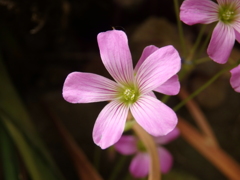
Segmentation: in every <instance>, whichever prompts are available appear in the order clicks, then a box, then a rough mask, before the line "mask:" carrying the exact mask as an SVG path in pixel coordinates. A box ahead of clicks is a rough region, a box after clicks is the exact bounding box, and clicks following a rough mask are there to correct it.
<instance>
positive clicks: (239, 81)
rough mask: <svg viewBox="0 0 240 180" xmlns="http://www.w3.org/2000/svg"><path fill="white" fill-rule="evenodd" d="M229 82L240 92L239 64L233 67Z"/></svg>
mask: <svg viewBox="0 0 240 180" xmlns="http://www.w3.org/2000/svg"><path fill="white" fill-rule="evenodd" d="M230 72H231V78H230V84H231V86H232V88H233V89H234V90H235V91H236V92H239V93H240V65H238V66H237V67H235V68H233V69H232V70H231V71H230Z"/></svg>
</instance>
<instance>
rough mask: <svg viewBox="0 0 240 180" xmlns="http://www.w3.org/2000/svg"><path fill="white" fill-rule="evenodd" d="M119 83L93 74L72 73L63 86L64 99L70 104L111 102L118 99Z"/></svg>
mask: <svg viewBox="0 0 240 180" xmlns="http://www.w3.org/2000/svg"><path fill="white" fill-rule="evenodd" d="M116 89H117V83H115V82H114V81H112V80H110V79H107V78H105V77H103V76H99V75H97V74H92V73H82V72H72V73H70V74H69V75H68V76H67V78H66V80H65V82H64V85H63V92H62V93H63V98H64V99H65V100H66V101H68V102H70V103H90V102H99V101H109V100H112V99H113V98H114V97H116Z"/></svg>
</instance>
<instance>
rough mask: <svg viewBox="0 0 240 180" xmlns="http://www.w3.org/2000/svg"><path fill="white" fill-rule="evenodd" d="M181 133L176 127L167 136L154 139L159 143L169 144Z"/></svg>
mask: <svg viewBox="0 0 240 180" xmlns="http://www.w3.org/2000/svg"><path fill="white" fill-rule="evenodd" d="M179 135H180V131H179V129H178V128H177V127H176V128H174V129H173V130H172V131H171V132H170V133H168V134H167V135H165V136H158V137H154V141H155V142H156V143H157V144H167V143H169V142H171V141H172V140H174V139H176V138H177V137H178V136H179Z"/></svg>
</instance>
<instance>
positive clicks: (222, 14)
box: [180, 0, 240, 64]
mask: <svg viewBox="0 0 240 180" xmlns="http://www.w3.org/2000/svg"><path fill="white" fill-rule="evenodd" d="M217 2H218V4H216V3H215V2H213V1H211V0H185V1H184V2H183V3H182V5H181V7H180V19H181V20H182V21H183V22H184V23H186V24H188V25H193V24H197V23H201V24H209V23H212V22H215V21H218V23H217V25H216V27H215V28H214V30H213V34H212V38H211V41H210V43H209V45H208V49H207V53H208V55H209V57H210V58H211V59H213V60H214V61H215V62H217V63H220V64H223V63H226V62H227V60H228V58H229V56H230V53H231V50H232V48H233V46H234V43H235V39H236V40H237V41H238V42H240V1H239V0H217Z"/></svg>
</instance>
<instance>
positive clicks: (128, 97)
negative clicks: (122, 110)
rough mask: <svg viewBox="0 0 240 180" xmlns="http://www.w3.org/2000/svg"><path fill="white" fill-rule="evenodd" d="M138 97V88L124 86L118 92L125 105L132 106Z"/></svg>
mask: <svg viewBox="0 0 240 180" xmlns="http://www.w3.org/2000/svg"><path fill="white" fill-rule="evenodd" d="M138 97H139V91H138V88H135V87H134V86H124V87H122V88H121V89H120V90H119V98H120V100H121V101H122V102H124V103H126V104H133V103H134V102H136V101H137V99H138Z"/></svg>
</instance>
